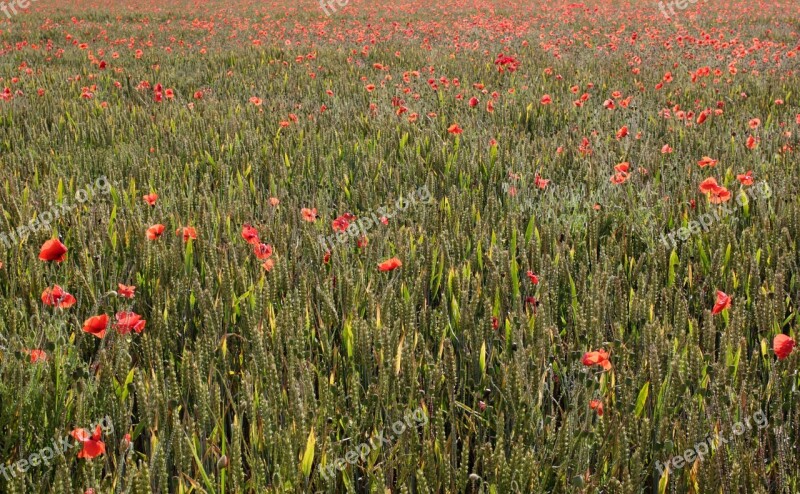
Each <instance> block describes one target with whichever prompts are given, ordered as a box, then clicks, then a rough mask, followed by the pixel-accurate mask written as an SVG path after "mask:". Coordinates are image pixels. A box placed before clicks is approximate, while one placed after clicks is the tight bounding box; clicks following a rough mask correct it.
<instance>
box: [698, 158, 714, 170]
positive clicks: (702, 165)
mask: <svg viewBox="0 0 800 494" xmlns="http://www.w3.org/2000/svg"><path fill="white" fill-rule="evenodd" d="M697 164H698V165H700V168H705V167H707V166H710V167H711V168H714V167H715V166H717V160H715V159H712V158H709V157H708V156H703V159H701V160H700V161H698V162H697Z"/></svg>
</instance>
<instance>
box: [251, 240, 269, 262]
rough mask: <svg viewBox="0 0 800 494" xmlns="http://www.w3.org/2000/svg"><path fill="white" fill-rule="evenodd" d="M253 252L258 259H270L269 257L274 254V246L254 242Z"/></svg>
mask: <svg viewBox="0 0 800 494" xmlns="http://www.w3.org/2000/svg"><path fill="white" fill-rule="evenodd" d="M253 253H254V254H255V255H256V257H257V258H258V259H261V260H264V259H269V257H270V256H271V255H272V246H271V245H269V244H262V243H258V244H253Z"/></svg>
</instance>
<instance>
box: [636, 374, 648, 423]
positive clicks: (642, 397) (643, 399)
mask: <svg viewBox="0 0 800 494" xmlns="http://www.w3.org/2000/svg"><path fill="white" fill-rule="evenodd" d="M648 394H650V381H647V382H646V383H644V386H642V389H640V390H639V397H638V398H636V409H635V410H634V412H633V413H634V415H636V418H640V417H641V416H642V412H644V405H645V403H647V395H648Z"/></svg>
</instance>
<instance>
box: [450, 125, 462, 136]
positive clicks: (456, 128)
mask: <svg viewBox="0 0 800 494" xmlns="http://www.w3.org/2000/svg"><path fill="white" fill-rule="evenodd" d="M447 132H450V133H451V134H460V133H462V132H464V130H463V129H462V128H461V127H459V126H458V124H453V125H451V126H450V127H448V128H447Z"/></svg>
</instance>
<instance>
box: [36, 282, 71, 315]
mask: <svg viewBox="0 0 800 494" xmlns="http://www.w3.org/2000/svg"><path fill="white" fill-rule="evenodd" d="M76 302H77V301H76V300H75V297H73V296H72V295H70V294H69V293H67V292H65V291H64V289H63V288H61V287H60V286H58V285H53V287H52V288H45V290H44V291H43V292H42V303H43V304H45V305H49V306H51V307H58V308H59V309H69V308H70V307H72V306H73V305H75V303H76Z"/></svg>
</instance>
